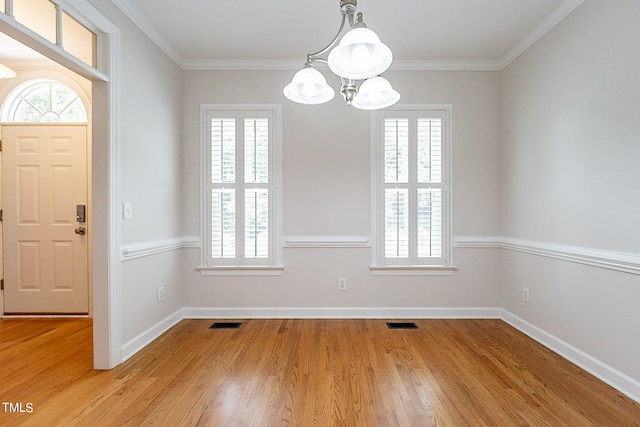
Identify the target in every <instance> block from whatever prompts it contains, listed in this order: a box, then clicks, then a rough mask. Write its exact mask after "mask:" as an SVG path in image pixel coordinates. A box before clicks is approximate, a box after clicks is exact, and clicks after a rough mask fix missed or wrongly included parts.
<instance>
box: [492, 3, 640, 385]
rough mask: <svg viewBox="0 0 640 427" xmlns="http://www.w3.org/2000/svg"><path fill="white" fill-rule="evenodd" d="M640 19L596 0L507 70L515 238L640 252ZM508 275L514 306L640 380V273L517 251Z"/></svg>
mask: <svg viewBox="0 0 640 427" xmlns="http://www.w3.org/2000/svg"><path fill="white" fill-rule="evenodd" d="M638 16H640V3H639V2H637V1H635V0H615V1H611V0H587V1H586V2H585V3H584V4H583V5H582V6H580V7H579V8H578V9H577V10H575V11H574V12H573V13H572V14H571V15H570V16H569V17H567V18H566V19H565V20H564V21H563V22H561V23H560V24H559V25H558V26H557V27H556V28H554V29H553V30H552V31H551V32H550V33H548V34H547V35H546V36H545V37H544V38H543V39H541V40H540V41H539V42H538V43H536V44H535V45H534V46H533V47H531V48H530V49H529V50H528V51H527V52H526V53H525V54H524V55H522V56H521V57H520V58H519V59H517V60H516V61H515V62H514V63H512V64H511V65H510V66H509V67H508V68H507V69H505V70H504V71H503V72H501V73H500V94H501V101H500V106H501V116H500V123H501V165H502V168H501V176H500V182H501V191H500V198H501V232H502V235H503V236H506V237H512V238H519V239H527V240H533V241H539V242H546V243H552V244H564V245H573V246H578V247H584V248H590V249H599V250H606V251H618V252H626V253H632V254H636V255H637V254H640V226H639V222H638V218H639V213H640V193H639V192H638V182H640V167H639V165H640V163H639V161H640V143H639V142H638V136H639V135H640V109H639V108H638V105H639V104H638V100H639V99H640V79H638V76H639V75H640V56H638V46H640V25H638ZM501 275H502V290H501V293H500V294H501V296H502V303H501V306H502V307H504V308H505V309H507V310H508V311H510V312H512V313H514V314H516V315H517V316H520V317H521V318H523V319H525V320H527V321H529V322H531V323H533V324H534V325H536V326H537V327H539V328H542V329H544V330H545V331H547V332H549V333H551V334H553V335H555V336H556V337H558V338H560V339H561V340H564V341H565V342H567V343H568V344H570V345H573V346H575V347H577V348H578V349H580V350H582V351H584V352H586V353H588V354H590V355H591V356H593V357H595V358H597V359H599V360H600V361H602V362H604V363H606V364H608V365H610V366H611V367H613V368H615V369H617V370H619V371H621V372H623V373H624V374H626V375H628V376H630V377H632V378H634V379H635V380H636V381H639V380H640V363H638V354H640V334H639V333H638V330H640V315H638V313H639V311H638V302H640V276H638V275H634V274H628V273H623V272H617V271H610V270H603V269H599V268H596V267H592V266H585V265H578V264H573V263H569V262H565V261H560V260H553V259H548V258H544V257H539V256H534V255H527V254H521V253H515V252H510V251H504V253H503V255H502V268H501ZM523 286H526V287H528V288H529V289H530V299H531V302H530V303H529V304H526V303H524V302H523V301H522V300H521V299H520V292H521V288H522V287H523Z"/></svg>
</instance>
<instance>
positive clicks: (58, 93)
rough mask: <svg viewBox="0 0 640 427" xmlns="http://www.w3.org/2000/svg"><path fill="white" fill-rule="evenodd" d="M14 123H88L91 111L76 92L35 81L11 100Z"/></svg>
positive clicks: (13, 94)
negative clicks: (89, 111) (88, 111)
mask: <svg viewBox="0 0 640 427" xmlns="http://www.w3.org/2000/svg"><path fill="white" fill-rule="evenodd" d="M7 102H8V103H9V105H7V106H6V107H8V113H9V114H8V117H7V118H6V119H8V120H7V121H10V122H27V123H55V122H64V123H69V122H71V123H76V122H80V123H86V122H87V110H86V109H85V107H84V104H83V103H82V100H81V99H80V97H79V96H78V94H77V93H76V92H74V91H73V90H72V89H70V88H69V87H67V86H65V85H64V84H62V83H60V82H57V81H54V80H43V79H38V80H31V81H29V82H26V83H24V84H22V85H20V86H18V87H17V88H16V89H15V90H14V91H13V92H12V94H11V95H10V96H9V99H7Z"/></svg>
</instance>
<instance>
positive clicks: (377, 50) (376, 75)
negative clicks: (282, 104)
mask: <svg viewBox="0 0 640 427" xmlns="http://www.w3.org/2000/svg"><path fill="white" fill-rule="evenodd" d="M357 3H358V2H357V0H340V11H341V12H342V23H341V24H340V29H339V30H338V34H336V36H335V37H334V39H333V40H332V41H331V43H329V45H328V46H327V47H325V48H324V49H322V50H320V51H318V52H316V53H310V54H308V55H307V62H306V63H305V64H304V68H303V69H302V70H300V71H298V72H297V73H296V74H295V75H294V76H293V79H292V80H291V83H289V84H288V85H287V86H285V88H284V90H283V93H284V96H286V97H287V98H288V99H290V100H291V101H293V102H297V103H300V104H312V105H316V104H323V103H325V102H328V101H331V99H333V97H334V95H335V91H334V90H333V88H332V87H331V86H329V85H328V84H327V80H326V79H325V78H324V76H323V75H322V73H320V71H318V70H317V69H316V68H315V67H314V66H313V63H314V62H323V63H326V64H328V65H329V69H330V70H331V71H333V72H334V73H335V74H337V75H338V76H339V77H340V80H341V81H342V87H341V88H340V93H342V96H343V97H344V100H345V101H346V102H347V105H353V106H354V107H355V108H359V109H362V110H378V109H381V108H385V107H389V106H391V105H393V104H395V103H396V102H398V100H399V99H400V94H399V93H398V92H396V91H395V90H394V89H393V88H392V87H391V83H389V81H388V80H387V79H385V78H384V77H380V74H382V73H384V72H385V71H386V70H387V69H388V68H389V66H390V65H391V61H392V60H393V54H392V53H391V49H389V47H387V45H385V44H384V43H382V42H381V41H380V38H379V37H378V35H377V34H376V33H374V32H373V31H371V30H370V29H368V28H367V26H366V25H365V23H364V22H363V21H362V13H358V14H357V15H356V5H357ZM347 20H348V21H349V26H350V27H351V30H350V31H349V32H347V34H345V35H344V37H342V40H340V43H339V44H338V45H337V46H336V47H335V48H334V49H333V50H332V51H331V52H330V53H329V56H328V58H327V59H324V58H322V55H324V54H325V53H327V52H328V51H329V49H331V48H333V47H334V46H335V45H336V43H337V42H338V38H339V37H340V34H341V33H342V30H343V29H344V24H345V22H347ZM359 80H363V82H362V84H361V85H360V87H358V81H359Z"/></svg>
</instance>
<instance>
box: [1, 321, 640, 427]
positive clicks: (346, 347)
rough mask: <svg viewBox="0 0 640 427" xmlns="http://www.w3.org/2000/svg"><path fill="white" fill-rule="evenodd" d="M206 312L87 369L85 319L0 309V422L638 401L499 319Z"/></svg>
mask: <svg viewBox="0 0 640 427" xmlns="http://www.w3.org/2000/svg"><path fill="white" fill-rule="evenodd" d="M212 322H213V320H185V321H182V322H180V323H179V324H178V325H176V326H175V327H173V328H172V329H171V330H169V331H168V332H167V333H166V334H164V335H163V336H162V337H160V338H159V339H158V340H156V341H155V342H154V343H152V344H151V345H149V346H148V347H146V348H145V349H144V350H143V351H141V352H140V353H138V354H137V355H136V356H134V357H133V358H132V359H130V360H128V361H127V362H126V363H124V364H123V365H121V366H119V367H117V368H116V369H113V370H111V371H94V370H92V368H91V367H92V361H91V357H92V349H91V321H90V320H51V319H46V320H34V319H29V320H18V319H16V320H6V319H5V320H0V360H1V362H0V400H1V401H2V402H5V403H3V404H2V405H3V406H0V425H2V426H18V425H20V426H22V425H25V426H30V425H32V426H71V425H78V426H114V425H128V426H142V425H162V426H194V425H201V426H303V427H304V426H402V427H404V426H455V427H458V426H581V427H582V426H611V427H615V426H640V404H638V403H636V402H634V401H633V400H631V399H629V398H627V397H625V396H624V395H622V394H621V393H619V392H617V391H615V390H614V389H612V388H611V387H609V386H607V385H606V384H604V383H602V382H601V381H599V380H597V379H596V378H594V377H593V376H591V375H589V374H588V373H586V372H584V371H582V370H581V369H579V368H577V367H576V366H574V365H572V364H570V363H569V362H567V361H565V360H564V359H562V358H561V357H559V356H557V355H556V354H554V353H553V352H551V351H550V350H548V349H546V348H544V347H542V346H541V345H539V344H538V343H536V342H534V341H532V340H531V339H529V338H528V337H526V336H525V335H523V334H521V333H520V332H518V331H517V330H515V329H513V328H512V327H510V326H509V325H507V324H505V323H503V322H502V321H499V320H416V321H415V322H416V323H417V325H418V326H419V329H418V330H389V329H387V327H386V324H385V321H384V320H245V321H243V324H242V326H241V327H240V329H237V330H227V329H209V326H210V324H211V323H212ZM7 404H11V406H7ZM18 404H20V406H18ZM18 408H20V409H22V410H23V411H24V412H22V413H20V412H11V410H18ZM29 408H31V411H29Z"/></svg>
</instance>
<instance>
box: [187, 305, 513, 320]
mask: <svg viewBox="0 0 640 427" xmlns="http://www.w3.org/2000/svg"><path fill="white" fill-rule="evenodd" d="M183 310H184V312H183V314H184V318H185V319H499V318H500V315H501V309H500V308H491V307H488V308H485V307H481V308H476V307H461V308H460V307H452V308H450V307H435V308H430V307H185V308H184V309H183Z"/></svg>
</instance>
